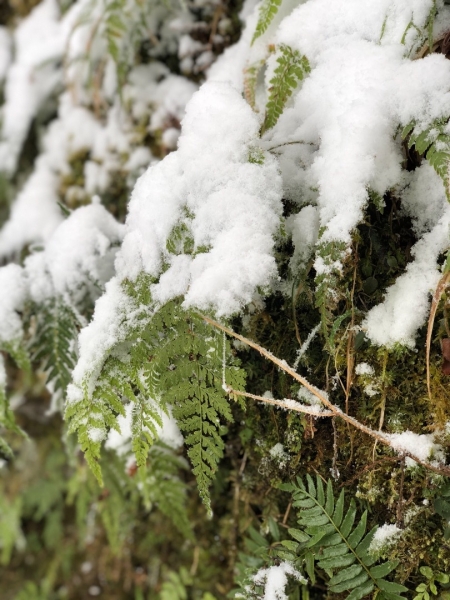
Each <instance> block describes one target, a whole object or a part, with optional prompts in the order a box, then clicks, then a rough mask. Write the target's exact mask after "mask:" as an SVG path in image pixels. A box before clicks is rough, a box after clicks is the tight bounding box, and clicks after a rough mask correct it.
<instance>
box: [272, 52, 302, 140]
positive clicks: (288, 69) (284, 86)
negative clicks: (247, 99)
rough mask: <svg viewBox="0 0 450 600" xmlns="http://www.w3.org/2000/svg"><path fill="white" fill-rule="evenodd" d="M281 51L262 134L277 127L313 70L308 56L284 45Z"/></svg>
mask: <svg viewBox="0 0 450 600" xmlns="http://www.w3.org/2000/svg"><path fill="white" fill-rule="evenodd" d="M279 51H280V55H279V57H278V58H277V62H278V67H277V68H276V69H275V75H274V77H273V78H272V79H271V80H270V85H271V87H270V88H269V99H268V101H267V106H266V118H265V120H264V124H263V127H262V133H264V132H265V131H267V130H268V129H271V128H272V127H274V126H275V124H276V122H277V121H278V119H279V118H280V116H281V113H282V112H283V109H284V107H285V105H286V102H287V101H288V99H289V98H290V96H291V95H292V92H293V91H294V89H295V88H296V87H297V84H298V82H299V81H302V80H303V79H304V78H305V76H306V75H307V74H308V73H309V72H310V70H311V69H310V66H309V62H308V59H307V58H306V56H302V55H301V54H300V52H298V51H297V50H292V48H290V47H289V46H285V45H282V46H280V50H279Z"/></svg>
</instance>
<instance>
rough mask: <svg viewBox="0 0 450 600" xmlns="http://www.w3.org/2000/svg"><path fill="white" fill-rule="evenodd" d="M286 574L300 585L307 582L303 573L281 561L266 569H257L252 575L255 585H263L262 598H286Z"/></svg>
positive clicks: (269, 599) (276, 599) (265, 599)
mask: <svg viewBox="0 0 450 600" xmlns="http://www.w3.org/2000/svg"><path fill="white" fill-rule="evenodd" d="M288 576H290V577H293V578H294V579H296V580H297V581H298V582H300V583H301V584H302V585H306V584H307V580H306V579H305V578H304V577H303V575H301V573H299V572H298V571H297V570H296V569H295V568H294V567H293V566H292V565H291V564H290V563H288V562H281V563H280V564H279V565H274V566H272V567H268V568H267V569H259V571H258V572H257V573H256V574H255V575H254V576H253V581H254V582H255V583H256V584H257V585H264V596H263V599H264V600H287V598H288V597H287V595H286V593H285V588H286V585H287V583H288Z"/></svg>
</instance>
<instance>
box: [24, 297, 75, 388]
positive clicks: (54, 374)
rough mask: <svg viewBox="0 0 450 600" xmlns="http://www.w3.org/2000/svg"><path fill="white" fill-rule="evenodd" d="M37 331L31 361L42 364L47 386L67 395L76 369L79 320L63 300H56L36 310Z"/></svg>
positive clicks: (33, 340) (32, 343) (32, 344)
mask: <svg viewBox="0 0 450 600" xmlns="http://www.w3.org/2000/svg"><path fill="white" fill-rule="evenodd" d="M35 314H36V318H37V324H36V332H35V334H34V336H33V339H32V342H31V358H32V360H33V361H38V362H40V363H41V368H42V369H43V370H44V372H45V373H46V374H47V383H49V384H51V385H52V387H53V389H54V391H55V392H61V393H62V395H64V394H65V391H66V389H67V386H68V385H69V383H70V380H71V373H72V370H73V368H74V366H75V362H76V354H75V348H74V344H75V340H76V339H77V336H78V327H79V322H78V319H77V317H76V315H75V313H74V312H73V310H72V309H71V308H70V306H68V305H67V304H66V303H65V302H64V301H63V300H62V298H54V299H52V300H50V301H49V302H47V303H46V304H45V305H44V306H39V307H38V309H37V310H36V311H35Z"/></svg>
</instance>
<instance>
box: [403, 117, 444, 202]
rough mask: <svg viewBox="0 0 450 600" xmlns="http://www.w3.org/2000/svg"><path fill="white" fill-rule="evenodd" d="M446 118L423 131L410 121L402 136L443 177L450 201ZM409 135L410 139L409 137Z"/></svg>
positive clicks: (438, 120)
mask: <svg viewBox="0 0 450 600" xmlns="http://www.w3.org/2000/svg"><path fill="white" fill-rule="evenodd" d="M447 127H448V123H447V121H446V120H445V119H437V120H435V121H433V122H432V123H431V125H430V126H429V127H427V128H426V129H424V130H422V131H416V129H415V128H416V124H415V123H414V122H410V123H408V125H406V126H405V128H404V129H403V131H402V138H403V139H407V140H408V147H409V148H412V147H413V146H414V147H415V149H416V151H417V152H418V153H419V154H422V155H423V156H424V157H425V158H426V159H427V161H428V162H429V163H430V165H431V166H432V167H433V169H434V170H435V171H436V173H437V174H438V175H439V177H440V178H441V180H442V182H443V184H444V189H445V194H446V196H447V200H448V201H449V202H450V179H449V166H450V135H449V133H448V131H447ZM408 136H409V139H408Z"/></svg>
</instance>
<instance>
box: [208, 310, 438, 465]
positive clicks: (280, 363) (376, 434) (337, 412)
mask: <svg viewBox="0 0 450 600" xmlns="http://www.w3.org/2000/svg"><path fill="white" fill-rule="evenodd" d="M200 316H201V317H202V319H204V320H205V322H206V323H209V324H210V325H212V326H213V327H215V328H216V329H220V330H221V331H224V332H225V333H226V334H227V335H229V336H231V337H234V338H236V339H237V340H239V341H241V342H242V343H244V344H246V345H247V346H250V348H254V349H255V350H257V351H258V352H259V353H260V354H262V356H264V357H265V358H267V359H268V360H270V361H271V362H272V363H274V364H275V365H277V367H279V368H280V369H281V370H282V371H284V372H285V373H288V374H289V375H290V376H291V377H292V378H293V379H295V380H296V381H298V382H299V383H301V384H302V385H303V386H304V387H305V388H306V389H307V390H309V391H310V392H311V393H312V394H313V395H314V396H315V397H316V398H318V399H319V400H320V401H321V402H322V404H323V405H324V406H326V407H327V408H328V409H329V411H330V412H331V413H333V415H334V416H336V417H340V418H341V419H343V420H344V421H345V422H346V423H349V424H350V425H353V427H355V428H356V429H359V430H360V431H362V432H363V433H365V434H366V435H369V436H370V437H372V438H374V439H376V440H378V441H379V442H380V443H381V444H383V445H384V446H389V448H391V449H393V450H395V451H396V452H399V453H400V455H401V457H400V458H399V460H403V459H404V458H405V457H408V458H411V459H412V460H414V461H415V462H416V463H418V464H419V465H422V466H423V467H425V468H427V469H429V470H430V471H433V472H434V473H438V474H439V475H445V476H446V477H450V467H447V466H444V465H442V466H440V467H438V466H435V465H433V464H431V463H429V462H428V461H425V460H422V459H421V458H419V457H418V456H416V455H415V454H413V453H412V452H409V451H407V450H403V449H401V450H396V449H395V448H394V447H393V445H392V443H391V441H390V439H389V436H388V435H386V434H383V433H382V432H380V431H374V430H373V429H371V428H370V427H367V426H366V425H363V423H360V422H359V421H358V420H357V419H355V418H354V417H351V416H350V415H346V414H345V413H344V412H343V411H342V410H341V409H340V408H339V407H338V406H335V405H334V404H332V403H331V402H330V401H329V400H328V398H327V397H326V396H325V395H324V393H323V392H322V391H321V390H319V389H318V388H316V387H315V386H313V385H312V384H311V383H309V381H308V380H307V379H305V378H304V377H302V376H301V375H299V374H298V373H296V372H295V371H294V369H293V368H292V367H290V366H289V365H288V364H287V362H286V361H284V360H280V359H279V358H277V357H276V356H274V355H273V354H272V353H271V352H269V351H268V350H266V349H265V348H263V347H262V346H260V345H259V344H256V343H255V342H252V341H251V340H249V339H248V338H246V337H244V336H243V335H240V334H239V333H236V332H235V331H233V330H232V329H230V328H229V327H225V326H224V325H221V324H220V323H218V322H217V321H215V320H214V319H211V318H210V317H207V316H206V315H202V314H201V315H200ZM241 393H242V394H243V392H241ZM260 398H262V396H260ZM264 400H265V401H269V404H271V403H273V404H276V403H277V402H280V401H278V400H271V399H270V398H264ZM286 408H287V409H289V410H292V409H291V408H290V407H289V406H286ZM322 414H323V413H322ZM319 415H320V413H319Z"/></svg>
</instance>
